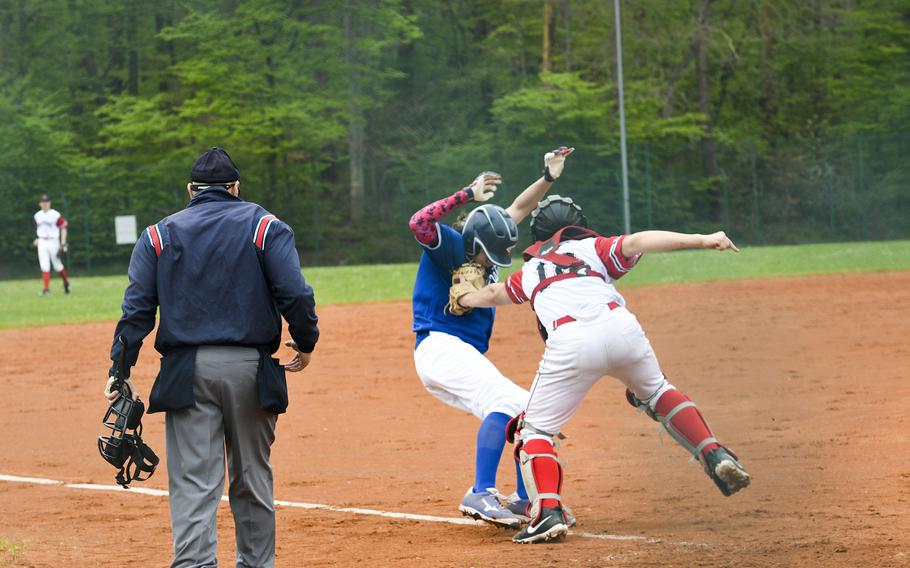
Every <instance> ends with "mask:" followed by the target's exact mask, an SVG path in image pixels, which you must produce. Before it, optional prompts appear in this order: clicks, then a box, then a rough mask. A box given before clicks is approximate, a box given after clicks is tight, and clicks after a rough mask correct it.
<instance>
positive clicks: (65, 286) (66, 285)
mask: <svg viewBox="0 0 910 568" xmlns="http://www.w3.org/2000/svg"><path fill="white" fill-rule="evenodd" d="M63 293H64V294H69V293H70V283H69V282H64V283H63Z"/></svg>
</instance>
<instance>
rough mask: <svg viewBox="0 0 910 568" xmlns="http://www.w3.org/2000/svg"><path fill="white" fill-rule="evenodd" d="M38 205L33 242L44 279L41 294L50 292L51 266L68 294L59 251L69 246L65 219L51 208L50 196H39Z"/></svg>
mask: <svg viewBox="0 0 910 568" xmlns="http://www.w3.org/2000/svg"><path fill="white" fill-rule="evenodd" d="M39 205H40V206H41V209H40V210H39V211H38V212H37V213H35V227H36V233H37V237H36V238H35V241H34V243H33V244H34V245H35V246H36V247H37V248H38V264H39V265H40V266H41V278H42V279H43V280H44V290H42V291H41V295H42V296H49V295H50V293H51V289H50V288H51V266H53V267H54V270H56V271H57V272H59V273H60V278H62V279H63V291H64V292H65V293H67V294H69V293H70V282H69V279H68V278H67V277H66V267H65V266H63V262H62V261H61V260H60V253H61V251H62V252H64V253H65V252H66V251H67V250H68V248H69V245H67V244H66V233H67V229H66V227H67V223H66V219H64V218H63V215H61V214H60V212H59V211H57V210H56V209H51V198H50V197H48V196H47V195H42V196H41V200H40V201H39Z"/></svg>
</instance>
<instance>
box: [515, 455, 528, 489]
mask: <svg viewBox="0 0 910 568" xmlns="http://www.w3.org/2000/svg"><path fill="white" fill-rule="evenodd" d="M514 461H515V480H516V481H515V483H516V484H517V485H516V487H515V491H516V492H517V493H518V498H519V499H527V498H528V492H527V490H526V489H525V482H524V479H523V478H522V477H521V467H520V466H519V465H518V460H517V459H516V460H514Z"/></svg>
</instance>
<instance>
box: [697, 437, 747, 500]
mask: <svg viewBox="0 0 910 568" xmlns="http://www.w3.org/2000/svg"><path fill="white" fill-rule="evenodd" d="M705 469H707V470H708V475H710V476H711V479H713V480H714V483H715V484H717V487H718V488H719V489H720V491H721V493H723V494H724V495H726V496H727V497H729V496H730V495H733V494H734V493H736V492H737V491H739V490H740V489H745V488H746V487H748V486H749V484H750V483H752V476H750V475H749V472H748V471H746V469H745V468H744V467H743V466H741V465H739V462H738V461H736V456H735V455H734V454H733V452H731V451H730V450H728V449H727V448H724V447H723V446H721V447H718V448H714V449H713V450H711V451H710V452H708V455H707V456H705Z"/></svg>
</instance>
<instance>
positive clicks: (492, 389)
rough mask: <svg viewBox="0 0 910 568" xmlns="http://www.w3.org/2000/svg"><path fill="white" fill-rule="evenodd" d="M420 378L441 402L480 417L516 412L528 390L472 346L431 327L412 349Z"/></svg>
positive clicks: (515, 414) (524, 400)
mask: <svg viewBox="0 0 910 568" xmlns="http://www.w3.org/2000/svg"><path fill="white" fill-rule="evenodd" d="M414 365H415V367H416V368H417V376H419V377H420V382H422V383H423V386H424V387H425V388H426V389H427V391H429V393H430V394H432V395H433V396H435V397H436V398H438V399H439V400H441V401H442V402H444V403H446V404H448V405H449V406H453V407H455V408H458V409H459V410H464V411H466V412H470V413H471V414H473V415H474V416H476V417H477V418H479V419H481V420H483V419H484V418H486V417H487V415H488V414H490V413H491V412H502V413H503V414H508V415H509V416H517V415H518V414H519V413H520V412H521V411H522V410H524V407H525V405H526V404H527V402H528V391H526V390H525V389H523V388H521V387H520V386H518V385H516V384H515V383H513V382H512V381H510V380H509V379H507V378H506V377H505V376H503V374H502V373H500V372H499V369H497V368H496V366H495V365H494V364H493V363H491V362H490V360H489V359H487V358H486V357H484V356H483V355H482V354H481V353H480V351H478V350H477V349H476V348H474V346H472V345H470V344H468V343H465V342H464V341H462V340H461V339H459V338H457V337H455V336H454V335H449V334H448V333H442V332H437V331H431V332H430V334H429V336H427V338H426V339H424V340H423V341H422V342H420V345H419V346H418V347H417V349H416V350H415V351H414Z"/></svg>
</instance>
